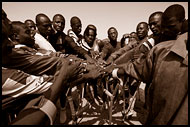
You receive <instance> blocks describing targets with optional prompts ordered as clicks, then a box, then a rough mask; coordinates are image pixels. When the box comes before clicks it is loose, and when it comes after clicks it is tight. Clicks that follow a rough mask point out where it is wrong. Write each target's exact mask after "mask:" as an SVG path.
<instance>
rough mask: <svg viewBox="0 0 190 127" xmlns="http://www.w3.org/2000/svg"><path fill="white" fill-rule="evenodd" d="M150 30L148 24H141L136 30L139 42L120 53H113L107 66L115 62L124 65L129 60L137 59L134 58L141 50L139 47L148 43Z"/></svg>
mask: <svg viewBox="0 0 190 127" xmlns="http://www.w3.org/2000/svg"><path fill="white" fill-rule="evenodd" d="M148 30H149V29H148V24H147V23H146V22H140V23H139V24H138V25H137V28H136V33H137V36H138V40H137V41H136V42H132V43H130V44H129V45H126V46H124V47H123V48H121V49H119V50H118V51H116V52H114V53H112V54H111V55H110V57H109V58H108V60H107V61H106V62H107V64H110V63H112V62H114V63H116V64H122V63H125V62H126V61H128V60H134V59H136V57H134V54H137V53H138V52H139V50H140V49H139V47H140V46H141V45H142V44H143V43H144V42H145V41H147V39H148V38H147V37H148ZM134 47H135V48H134ZM135 52H136V53H135Z"/></svg>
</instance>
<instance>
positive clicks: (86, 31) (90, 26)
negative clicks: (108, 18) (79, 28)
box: [84, 24, 97, 36]
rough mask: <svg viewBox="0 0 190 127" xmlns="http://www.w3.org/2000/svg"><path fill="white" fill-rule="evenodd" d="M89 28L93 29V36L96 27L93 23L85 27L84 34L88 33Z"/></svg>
mask: <svg viewBox="0 0 190 127" xmlns="http://www.w3.org/2000/svg"><path fill="white" fill-rule="evenodd" d="M89 30H93V31H94V33H95V36H96V35H97V29H96V27H95V26H94V25H92V24H90V25H88V26H87V27H86V29H85V31H84V35H86V34H87V33H88V31H89Z"/></svg>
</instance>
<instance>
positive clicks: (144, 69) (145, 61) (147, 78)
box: [123, 50, 154, 83]
mask: <svg viewBox="0 0 190 127" xmlns="http://www.w3.org/2000/svg"><path fill="white" fill-rule="evenodd" d="M153 56H154V53H153V50H151V51H150V52H149V53H148V55H147V56H146V55H144V54H143V55H142V56H140V57H139V58H138V59H137V60H135V61H134V62H132V61H129V62H128V63H127V64H125V65H124V66H123V69H124V70H125V73H126V74H127V75H130V76H132V77H133V78H135V79H137V80H140V81H143V82H145V83H151V79H152V76H153V74H152V73H153V62H154V60H153Z"/></svg>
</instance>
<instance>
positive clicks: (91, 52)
mask: <svg viewBox="0 0 190 127" xmlns="http://www.w3.org/2000/svg"><path fill="white" fill-rule="evenodd" d="M90 54H91V56H92V58H96V57H97V56H98V55H99V53H98V52H97V51H93V50H90Z"/></svg>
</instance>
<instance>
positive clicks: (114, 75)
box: [112, 68, 119, 78]
mask: <svg viewBox="0 0 190 127" xmlns="http://www.w3.org/2000/svg"><path fill="white" fill-rule="evenodd" d="M118 70H119V68H115V69H114V70H113V71H112V76H113V77H114V78H119V77H118V76H117V71H118Z"/></svg>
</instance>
